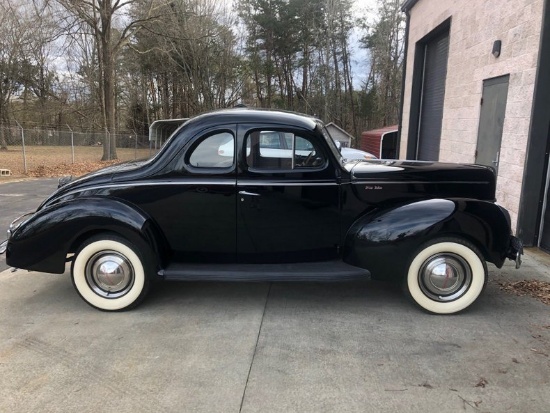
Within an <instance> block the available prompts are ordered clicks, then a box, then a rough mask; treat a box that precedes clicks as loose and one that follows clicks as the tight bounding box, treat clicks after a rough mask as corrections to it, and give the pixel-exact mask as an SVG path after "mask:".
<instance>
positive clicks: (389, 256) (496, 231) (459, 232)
mask: <svg viewBox="0 0 550 413" xmlns="http://www.w3.org/2000/svg"><path fill="white" fill-rule="evenodd" d="M510 236H511V230H510V224H509V221H508V219H507V217H506V215H505V213H504V212H503V210H502V209H501V208H500V207H498V206H497V205H495V204H493V203H491V202H486V201H478V200H471V199H431V200H426V201H418V202H413V203H410V204H405V205H398V206H393V207H389V208H384V209H381V208H379V209H376V210H374V211H371V212H369V213H368V214H366V215H364V216H362V217H361V218H359V219H358V220H357V221H355V222H354V223H353V225H352V226H351V227H350V229H349V231H348V233H347V235H346V240H345V244H344V245H345V246H344V254H343V256H344V261H345V262H347V263H348V264H351V265H356V266H358V267H362V268H366V269H368V270H369V271H370V272H371V274H372V275H373V277H374V278H385V279H395V278H400V277H402V276H403V274H405V272H406V270H407V267H408V264H409V262H410V260H411V259H412V257H413V255H414V254H415V253H416V251H417V250H418V248H419V247H420V245H422V244H423V243H425V242H427V241H429V240H431V239H433V238H436V237H459V238H463V239H466V240H469V241H470V242H472V243H474V245H475V246H476V247H478V248H479V250H480V251H481V253H482V254H483V256H484V258H485V260H486V261H489V262H492V263H494V264H495V265H496V266H497V267H501V266H502V264H503V263H504V260H505V259H506V254H507V251H508V247H509V242H510Z"/></svg>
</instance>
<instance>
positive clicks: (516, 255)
mask: <svg viewBox="0 0 550 413" xmlns="http://www.w3.org/2000/svg"><path fill="white" fill-rule="evenodd" d="M522 255H523V242H522V241H521V240H520V239H519V238H517V237H511V238H510V246H509V247H508V252H507V253H506V257H507V258H509V259H511V260H513V261H515V262H516V269H517V268H519V267H521V256H522Z"/></svg>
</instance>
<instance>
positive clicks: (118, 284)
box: [86, 251, 134, 298]
mask: <svg viewBox="0 0 550 413" xmlns="http://www.w3.org/2000/svg"><path fill="white" fill-rule="evenodd" d="M86 280H87V282H88V285H89V286H90V288H91V289H92V290H93V291H94V292H95V293H96V294H97V295H99V296H101V297H105V298H118V297H121V296H123V295H124V294H126V293H127V292H128V291H129V290H130V289H131V288H132V284H133V282H134V269H133V267H132V264H131V263H130V261H129V260H128V259H127V258H126V257H125V256H124V255H122V254H119V253H118V252H115V251H101V252H98V253H97V254H95V255H94V256H92V257H91V258H90V260H88V263H87V265H86Z"/></svg>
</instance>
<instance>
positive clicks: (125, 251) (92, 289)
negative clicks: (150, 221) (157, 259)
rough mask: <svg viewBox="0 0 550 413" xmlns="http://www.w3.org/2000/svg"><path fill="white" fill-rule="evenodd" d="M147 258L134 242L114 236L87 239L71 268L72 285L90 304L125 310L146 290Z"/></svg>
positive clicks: (133, 304) (138, 299)
mask: <svg viewBox="0 0 550 413" xmlns="http://www.w3.org/2000/svg"><path fill="white" fill-rule="evenodd" d="M147 262H148V261H147V259H146V258H145V257H144V256H143V254H142V253H140V251H139V250H138V248H137V247H135V246H134V245H133V244H131V243H130V242H128V241H127V240H125V239H124V238H121V237H118V236H114V235H100V236H96V237H93V238H90V239H89V240H88V241H87V242H86V243H85V244H84V245H82V246H81V247H80V249H79V250H78V252H77V253H76V255H75V259H74V261H73V265H72V268H71V275H72V280H73V285H74V286H75V288H76V290H77V291H78V293H79V294H80V296H81V297H82V298H83V299H84V301H86V302H87V303H88V304H90V305H91V306H92V307H95V308H98V309H100V310H104V311H120V310H128V309H130V308H133V307H135V306H136V305H138V304H139V303H140V302H141V301H142V300H143V298H144V297H145V296H146V294H147V292H148V290H149V277H148V275H147V274H146V269H147V264H146V263H147Z"/></svg>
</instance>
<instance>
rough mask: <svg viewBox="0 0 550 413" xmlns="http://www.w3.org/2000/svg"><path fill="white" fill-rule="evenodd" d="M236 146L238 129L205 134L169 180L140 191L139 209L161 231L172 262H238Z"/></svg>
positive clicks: (179, 159)
mask: <svg viewBox="0 0 550 413" xmlns="http://www.w3.org/2000/svg"><path fill="white" fill-rule="evenodd" d="M235 142H236V127H235V125H226V126H218V127H216V128H212V129H208V130H205V131H202V132H200V133H198V134H197V135H196V136H195V137H193V138H191V139H190V140H189V142H188V143H187V144H186V145H185V147H184V148H183V150H182V151H180V153H179V154H178V155H177V156H176V157H175V158H174V159H173V160H172V162H171V164H170V165H169V166H168V167H167V168H166V170H167V172H166V174H161V175H158V176H156V177H155V178H153V185H150V186H147V187H144V188H142V189H139V190H140V191H147V193H140V195H139V197H137V198H139V199H140V200H141V201H140V204H139V205H140V207H141V208H143V209H144V210H145V211H146V212H148V213H149V214H150V215H151V216H153V217H154V219H155V221H156V223H157V224H158V225H159V227H160V228H161V230H162V232H163V233H164V235H165V237H166V241H167V243H168V245H169V247H170V248H171V250H172V257H171V259H172V260H173V261H175V262H195V263H216V262H218V263H230V262H235V261H236V237H235V234H236V170H235V168H236V162H235V159H236V156H235V150H234V147H235ZM136 190H137V189H136ZM144 199H146V200H147V201H146V202H144V201H143V200H144Z"/></svg>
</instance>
